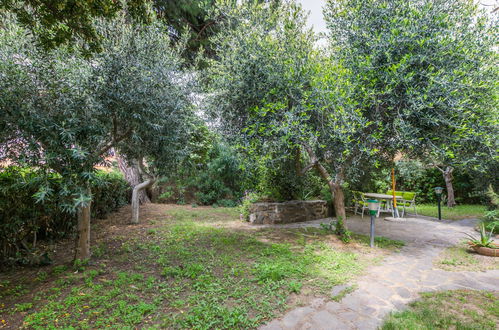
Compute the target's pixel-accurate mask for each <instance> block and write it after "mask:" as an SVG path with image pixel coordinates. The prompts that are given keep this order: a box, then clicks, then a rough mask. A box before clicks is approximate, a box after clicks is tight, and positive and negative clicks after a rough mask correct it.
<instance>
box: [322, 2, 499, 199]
mask: <svg viewBox="0 0 499 330" xmlns="http://www.w3.org/2000/svg"><path fill="white" fill-rule="evenodd" d="M325 17H326V21H327V24H328V28H329V40H330V44H331V47H332V49H333V53H332V54H333V58H334V60H335V61H336V62H338V63H342V65H343V66H344V67H345V68H346V69H347V70H348V73H349V74H348V75H349V80H350V81H352V82H353V83H355V85H357V88H356V89H355V91H354V94H353V95H352V98H353V100H354V101H355V102H356V103H358V105H359V109H361V111H362V112H363V116H364V117H365V118H366V119H367V120H368V121H369V122H370V123H372V124H371V126H372V128H373V134H377V135H378V136H379V137H380V139H379V141H380V142H384V143H381V144H380V147H379V148H381V149H382V150H384V151H385V152H384V153H383V154H385V155H393V154H394V153H395V152H396V151H400V152H402V153H403V154H405V155H406V156H408V157H412V158H419V159H421V160H422V161H423V162H425V163H427V164H428V163H430V162H431V163H433V164H435V165H439V167H441V170H442V173H443V176H444V178H445V181H446V184H447V192H448V195H449V204H451V205H452V204H453V203H454V198H453V189H452V180H451V178H452V171H453V166H454V165H457V164H459V165H460V166H466V167H468V168H469V167H476V166H478V165H479V164H480V163H482V162H483V160H484V159H487V158H493V159H496V161H497V139H496V136H497V133H498V132H497V127H498V126H497V110H496V109H497V73H498V72H497V49H496V48H495V47H497V35H498V34H497V16H495V17H491V16H490V15H487V14H486V13H485V12H483V11H480V10H479V9H478V6H477V4H475V3H474V2H473V1H470V0H458V1H445V0H409V1H406V0H394V1H375V0H367V1H364V0H340V1H328V2H327V7H326V9H325Z"/></svg>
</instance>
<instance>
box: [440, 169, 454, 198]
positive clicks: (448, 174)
mask: <svg viewBox="0 0 499 330" xmlns="http://www.w3.org/2000/svg"><path fill="white" fill-rule="evenodd" d="M453 171H454V169H453V168H452V167H451V166H447V167H446V168H445V171H443V172H442V173H443V175H444V180H445V188H446V190H447V207H454V206H456V200H455V198H454V186H453V185H452V172H453Z"/></svg>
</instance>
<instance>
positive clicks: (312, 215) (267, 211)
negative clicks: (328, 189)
mask: <svg viewBox="0 0 499 330" xmlns="http://www.w3.org/2000/svg"><path fill="white" fill-rule="evenodd" d="M249 211H250V216H249V221H250V222H251V223H253V224H280V223H292V222H302V221H310V220H316V219H323V218H326V217H327V214H328V208H327V202H326V201H323V200H313V201H289V202H283V203H254V204H253V205H251V206H250V209H249Z"/></svg>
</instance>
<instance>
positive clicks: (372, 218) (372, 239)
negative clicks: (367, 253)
mask: <svg viewBox="0 0 499 330" xmlns="http://www.w3.org/2000/svg"><path fill="white" fill-rule="evenodd" d="M371 247H374V215H373V214H371Z"/></svg>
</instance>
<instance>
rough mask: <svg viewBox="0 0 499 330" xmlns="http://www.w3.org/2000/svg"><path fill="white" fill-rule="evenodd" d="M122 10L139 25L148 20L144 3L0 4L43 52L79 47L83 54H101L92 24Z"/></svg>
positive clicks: (60, 0) (63, 0)
mask: <svg viewBox="0 0 499 330" xmlns="http://www.w3.org/2000/svg"><path fill="white" fill-rule="evenodd" d="M124 9H126V11H127V12H128V13H129V14H130V16H131V17H133V18H135V19H137V20H140V21H150V20H151V18H152V11H151V4H150V2H149V1H148V0H126V1H125V0H119V1H116V0H100V1H98V2H96V1H92V0H79V1H74V0H2V1H1V2H0V10H4V11H8V12H11V13H13V14H14V15H15V17H16V18H17V21H18V22H19V24H21V25H22V26H23V27H25V28H27V29H29V31H31V33H32V34H33V35H34V36H36V40H37V41H38V42H39V44H40V45H42V46H43V47H44V48H45V49H53V48H56V47H58V46H61V45H71V44H73V45H74V44H82V46H83V48H84V50H85V51H89V52H95V51H100V50H102V45H101V42H102V36H101V35H100V34H99V33H98V31H97V29H96V26H95V20H96V19H98V18H103V19H111V18H114V17H116V15H117V13H118V12H120V11H122V10H124Z"/></svg>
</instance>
